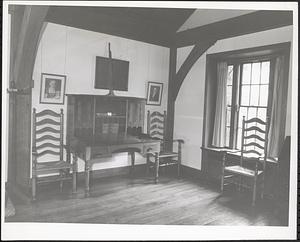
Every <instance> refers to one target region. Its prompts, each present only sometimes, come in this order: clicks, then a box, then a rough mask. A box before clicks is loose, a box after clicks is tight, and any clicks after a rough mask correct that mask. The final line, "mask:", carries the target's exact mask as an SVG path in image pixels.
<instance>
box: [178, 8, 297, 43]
mask: <svg viewBox="0 0 300 242" xmlns="http://www.w3.org/2000/svg"><path fill="white" fill-rule="evenodd" d="M292 24H293V12H292V11H271V10H268V11H267V10H262V11H256V12H253V13H249V14H245V15H242V16H238V17H235V18H231V19H227V20H223V21H220V22H216V23H212V24H207V25H204V26H200V27H197V28H193V29H189V30H185V31H181V32H178V33H177V34H176V37H175V45H176V46H177V47H183V46H189V45H194V44H195V43H196V42H198V41H203V42H205V41H209V40H214V39H218V40H220V39H226V38H231V37H235V36H239V35H245V34H250V33H254V32H259V31H264V30H269V29H274V28H279V27H283V26H288V25H292Z"/></svg>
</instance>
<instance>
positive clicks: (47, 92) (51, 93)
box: [40, 73, 66, 104]
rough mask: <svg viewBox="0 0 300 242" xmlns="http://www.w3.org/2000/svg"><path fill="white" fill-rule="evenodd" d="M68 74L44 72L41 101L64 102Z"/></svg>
mask: <svg viewBox="0 0 300 242" xmlns="http://www.w3.org/2000/svg"><path fill="white" fill-rule="evenodd" d="M65 87H66V76H64V75H56V74H48V73H42V77H41V94H40V103H49V104H64V99H65Z"/></svg>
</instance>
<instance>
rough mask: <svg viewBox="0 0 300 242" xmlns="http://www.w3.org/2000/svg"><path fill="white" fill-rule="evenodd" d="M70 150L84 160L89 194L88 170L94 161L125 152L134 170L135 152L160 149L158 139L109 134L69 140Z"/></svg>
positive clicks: (86, 191) (86, 192) (144, 152)
mask: <svg viewBox="0 0 300 242" xmlns="http://www.w3.org/2000/svg"><path fill="white" fill-rule="evenodd" d="M70 148H71V150H73V151H75V153H76V154H77V156H79V157H80V158H81V159H83V160H84V162H85V194H86V196H89V191H90V175H89V174H90V171H91V170H92V166H93V164H95V163H98V162H101V158H104V157H111V156H112V154H113V153H122V152H127V153H128V154H129V155H130V156H131V169H130V172H131V173H132V172H133V171H134V163H135V152H138V153H140V154H142V155H143V156H145V155H146V152H147V150H148V149H149V148H151V149H152V150H151V151H152V152H159V151H160V141H159V140H154V139H149V138H147V137H144V138H138V137H133V136H129V135H109V136H101V137H89V138H80V139H74V140H72V141H71V142H70Z"/></svg>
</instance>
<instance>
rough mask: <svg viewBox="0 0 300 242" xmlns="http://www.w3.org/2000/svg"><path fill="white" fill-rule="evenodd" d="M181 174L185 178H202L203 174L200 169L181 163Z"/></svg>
mask: <svg viewBox="0 0 300 242" xmlns="http://www.w3.org/2000/svg"><path fill="white" fill-rule="evenodd" d="M181 175H182V176H183V177H186V178H194V179H203V178H204V174H203V172H202V171H201V170H198V169H196V168H193V167H190V166H185V165H181Z"/></svg>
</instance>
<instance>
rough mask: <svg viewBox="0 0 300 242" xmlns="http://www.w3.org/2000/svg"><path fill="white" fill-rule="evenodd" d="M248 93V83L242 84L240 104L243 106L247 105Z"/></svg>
mask: <svg viewBox="0 0 300 242" xmlns="http://www.w3.org/2000/svg"><path fill="white" fill-rule="evenodd" d="M249 95H250V85H243V86H242V93H241V105H243V106H247V105H249Z"/></svg>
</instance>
